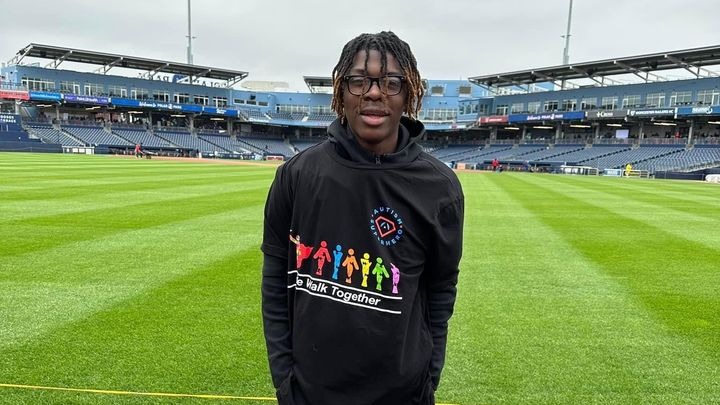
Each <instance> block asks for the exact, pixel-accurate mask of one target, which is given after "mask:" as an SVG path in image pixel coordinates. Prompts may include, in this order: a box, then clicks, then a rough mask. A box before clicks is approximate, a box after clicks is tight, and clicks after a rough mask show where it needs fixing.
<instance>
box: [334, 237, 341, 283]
mask: <svg viewBox="0 0 720 405" xmlns="http://www.w3.org/2000/svg"><path fill="white" fill-rule="evenodd" d="M333 255H334V256H335V263H333V275H332V278H333V280H337V279H338V270H340V263H342V257H343V253H342V246H340V245H337V246H335V251H333Z"/></svg>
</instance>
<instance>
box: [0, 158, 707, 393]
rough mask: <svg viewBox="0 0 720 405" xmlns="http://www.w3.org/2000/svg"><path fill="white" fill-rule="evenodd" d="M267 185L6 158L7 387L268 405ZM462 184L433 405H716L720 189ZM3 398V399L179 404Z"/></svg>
mask: <svg viewBox="0 0 720 405" xmlns="http://www.w3.org/2000/svg"><path fill="white" fill-rule="evenodd" d="M273 173H274V168H273V167H269V168H258V167H241V166H230V165H228V166H224V165H209V164H191V163H185V162H180V163H178V162H168V161H164V162H163V161H155V160H153V161H145V160H142V161H140V160H137V161H136V160H132V159H129V160H125V159H113V158H110V157H105V156H67V155H32V154H0V212H8V213H10V214H9V215H0V233H1V234H2V237H3V239H4V240H8V241H10V244H9V245H4V247H2V248H0V256H1V257H0V291H3V294H0V339H2V341H0V358H2V359H3V361H1V362H0V382H2V383H17V384H30V385H41V386H67V387H80V388H97V389H110V390H127V391H144V392H179V393H197V394H225V395H236V396H272V395H273V393H274V390H273V388H272V386H271V384H270V379H269V375H268V370H267V360H266V354H265V348H264V341H263V338H262V326H261V325H262V323H261V318H260V312H259V311H260V293H259V285H260V271H259V269H260V265H261V254H260V252H259V243H260V239H261V224H262V207H263V203H264V200H265V197H266V195H267V187H268V186H269V184H270V182H271V181H272V176H273ZM23 176H25V177H23ZM460 177H461V181H462V182H463V185H464V188H465V193H466V198H467V202H466V206H467V212H466V227H465V254H464V257H463V262H462V265H461V276H460V284H459V295H458V302H457V305H456V313H455V317H454V318H453V320H452V321H451V326H450V328H451V330H450V337H449V339H450V341H449V346H448V359H447V364H446V369H445V372H444V375H443V380H442V383H441V386H440V390H439V392H438V393H437V397H438V400H439V401H440V402H452V403H458V404H463V405H470V404H485V403H512V404H517V403H568V404H571V403H638V402H645V403H712V402H718V401H720V394H719V393H720V388H719V387H718V386H717V383H715V381H717V378H716V377H717V375H718V374H717V373H718V368H719V367H718V366H719V364H720V362H719V360H718V353H720V347H718V341H717V339H714V338H713V337H714V336H717V333H718V329H717V328H718V323H717V319H718V316H717V315H720V314H717V310H718V306H719V304H718V302H717V299H716V298H714V297H715V296H716V295H717V294H715V295H713V294H711V293H712V291H718V290H720V289H719V288H718V287H719V286H720V281H718V279H717V271H715V272H713V271H712V269H713V268H716V267H718V266H715V267H713V266H714V264H716V263H715V261H716V260H717V259H716V258H717V249H715V248H716V247H717V235H716V234H712V235H707V236H706V237H703V236H702V235H705V234H707V233H708V231H709V230H710V229H711V228H712V226H713V224H717V222H718V220H719V218H720V214H718V212H717V210H715V211H713V210H712V208H713V207H715V205H716V204H717V200H716V199H714V195H715V193H720V192H719V191H718V189H717V187H715V188H712V187H708V185H704V184H695V183H678V182H665V181H645V180H641V181H627V179H603V178H585V177H566V176H548V175H525V174H512V173H503V174H502V175H494V174H480V173H462V174H461V175H460ZM4 196H7V198H4ZM622 204H624V205H622ZM24 207H26V208H27V210H25V209H23V208H24ZM4 208H7V210H4ZM683 227H686V228H687V232H686V233H684V232H683V231H682V229H683ZM630 231H632V232H639V233H640V234H641V235H640V236H639V237H638V238H636V240H635V241H632V240H629V238H624V234H625V233H627V232H630ZM683 235H685V237H683ZM5 238H7V239H5ZM651 242H652V243H651ZM6 291H7V294H5V292H6ZM8 320H10V321H11V322H8ZM0 390H1V391H0V403H18V402H20V403H22V402H50V403H52V402H63V401H66V402H72V403H158V402H159V403H162V402H167V403H173V402H174V401H175V400H162V399H155V398H153V399H147V398H126V397H123V398H121V397H109V396H103V395H97V394H79V393H78V394H75V393H59V392H52V393H51V392H28V391H22V390H17V389H15V390H11V389H0ZM198 401H200V402H203V403H207V400H183V401H182V402H183V403H185V402H189V403H195V402H198ZM198 403H199V402H198ZM243 403H246V402H243Z"/></svg>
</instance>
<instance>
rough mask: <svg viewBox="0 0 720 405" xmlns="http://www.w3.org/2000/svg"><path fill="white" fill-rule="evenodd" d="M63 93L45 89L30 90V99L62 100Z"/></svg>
mask: <svg viewBox="0 0 720 405" xmlns="http://www.w3.org/2000/svg"><path fill="white" fill-rule="evenodd" d="M62 99H63V95H62V94H60V93H50V92H47V91H31V92H30V100H39V101H62Z"/></svg>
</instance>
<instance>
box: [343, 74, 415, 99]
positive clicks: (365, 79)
mask: <svg viewBox="0 0 720 405" xmlns="http://www.w3.org/2000/svg"><path fill="white" fill-rule="evenodd" d="M344 79H345V82H346V83H347V88H348V91H349V92H350V94H352V95H354V96H362V95H363V94H365V93H367V92H368V91H370V88H372V85H373V83H377V85H378V88H379V89H380V91H382V92H383V94H385V95H386V96H397V95H398V94H400V92H401V91H402V88H403V82H404V81H405V76H401V75H392V76H381V77H370V76H363V75H350V76H345V78H344Z"/></svg>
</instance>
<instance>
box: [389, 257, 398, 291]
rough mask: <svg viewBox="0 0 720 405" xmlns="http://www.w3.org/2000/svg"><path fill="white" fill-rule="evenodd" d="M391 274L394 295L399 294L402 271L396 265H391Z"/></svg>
mask: <svg viewBox="0 0 720 405" xmlns="http://www.w3.org/2000/svg"><path fill="white" fill-rule="evenodd" d="M390 272H391V273H392V281H393V289H392V293H393V294H397V293H398V289H397V287H398V283H399V282H400V269H398V268H397V267H396V266H395V265H394V264H392V263H390Z"/></svg>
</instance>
